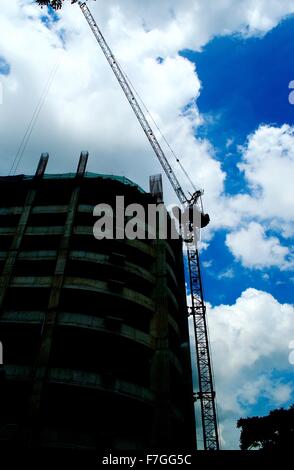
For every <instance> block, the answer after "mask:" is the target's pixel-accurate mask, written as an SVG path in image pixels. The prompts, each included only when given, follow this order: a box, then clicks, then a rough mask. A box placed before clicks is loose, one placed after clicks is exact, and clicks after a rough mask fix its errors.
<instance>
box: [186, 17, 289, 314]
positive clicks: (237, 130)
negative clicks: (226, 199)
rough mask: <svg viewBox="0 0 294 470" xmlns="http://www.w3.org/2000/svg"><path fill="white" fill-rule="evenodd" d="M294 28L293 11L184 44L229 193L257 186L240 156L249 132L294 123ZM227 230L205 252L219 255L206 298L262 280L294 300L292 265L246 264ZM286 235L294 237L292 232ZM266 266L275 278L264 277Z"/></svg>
mask: <svg viewBox="0 0 294 470" xmlns="http://www.w3.org/2000/svg"><path fill="white" fill-rule="evenodd" d="M293 28H294V17H293V16H291V17H289V18H287V19H285V20H283V21H282V22H281V23H280V24H279V25H278V26H277V27H276V28H274V29H273V30H271V31H270V32H268V33H267V34H266V35H265V36H264V37H261V38H256V37H254V38H248V39H244V38H243V37H241V36H240V35H238V34H235V35H231V36H225V37H217V38H214V39H213V40H212V41H210V42H209V43H208V44H207V45H206V46H205V47H204V48H203V50H202V51H201V52H193V51H189V50H186V51H183V52H182V54H183V56H184V57H187V58H188V59H189V60H191V61H193V62H194V63H195V65H196V68H197V73H198V75H199V78H200V80H201V83H202V89H201V94H200V97H199V98H198V99H197V105H198V107H199V110H200V112H201V114H203V115H204V116H207V120H206V121H205V123H204V125H203V126H201V127H200V128H198V129H197V136H198V137H205V138H208V139H209V140H210V141H211V142H212V143H213V145H214V148H215V150H216V158H217V159H219V161H220V162H221V165H222V168H223V169H224V170H225V171H226V173H227V175H228V178H227V181H226V186H225V190H226V193H227V194H235V193H240V192H248V191H250V190H249V188H248V185H247V183H246V181H245V180H244V177H243V174H242V173H241V171H240V170H239V169H238V168H237V163H239V162H240V159H241V155H240V152H239V150H238V146H240V145H243V144H244V143H245V141H246V138H247V136H248V135H249V134H251V133H252V132H254V131H255V130H256V129H257V128H258V126H259V125H260V124H268V125H275V126H281V125H283V124H284V123H288V124H290V125H293V124H294V106H293V105H290V103H289V100H288V96H289V91H290V90H289V88H288V86H289V82H290V80H291V79H293V77H294V42H293V40H292V36H293ZM228 144H229V145H228ZM281 191H283V186H282V185H281ZM289 197H291V195H289ZM225 233H226V232H225V231H219V232H218V233H217V234H216V235H215V236H214V238H213V240H212V242H211V243H210V246H209V248H208V249H207V250H205V251H204V252H203V254H202V257H201V258H202V262H204V266H205V263H207V262H209V263H210V262H211V263H212V264H211V267H209V269H205V268H204V269H203V277H204V284H205V293H206V299H207V300H208V301H209V302H211V303H212V304H213V305H217V304H219V303H229V304H231V303H233V302H234V301H235V300H236V299H237V298H238V297H239V295H240V293H241V292H242V291H243V290H244V289H246V288H247V287H256V288H257V289H262V290H266V291H270V292H271V293H272V294H273V295H274V296H275V298H277V299H278V300H279V301H280V302H292V301H293V282H291V281H289V272H281V271H280V270H279V268H278V267H275V268H271V269H263V270H252V269H246V268H244V267H242V265H241V264H240V263H239V262H238V261H236V260H235V259H234V257H233V255H232V254H231V253H230V251H229V249H228V248H227V247H226V246H225V243H224V239H225ZM283 242H284V243H286V244H287V243H288V244H289V245H291V244H292V243H293V239H291V240H290V241H289V240H288V241H287V240H283ZM265 273H266V274H268V275H269V276H270V279H264V278H263V276H264V274H265Z"/></svg>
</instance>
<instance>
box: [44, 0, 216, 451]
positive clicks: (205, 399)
mask: <svg viewBox="0 0 294 470" xmlns="http://www.w3.org/2000/svg"><path fill="white" fill-rule="evenodd" d="M63 1H64V0H51V1H50V0H49V1H46V0H37V3H38V4H39V5H40V6H41V7H42V6H51V7H52V8H53V9H54V10H59V9H61V8H62V2H63ZM71 3H72V4H74V3H77V4H78V5H79V7H80V9H81V12H82V13H83V15H84V17H85V19H86V21H87V23H88V25H89V27H90V28H91V30H92V32H93V34H94V36H95V38H96V40H97V42H98V44H99V46H100V47H101V49H102V51H103V53H104V55H105V57H106V59H107V61H108V63H109V65H110V67H111V69H112V71H113V73H114V75H115V76H116V78H117V80H118V82H119V84H120V86H121V88H122V90H123V92H124V94H125V96H126V98H127V100H128V102H129V104H130V105H131V107H132V109H133V111H134V113H135V115H136V117H137V119H138V121H139V123H140V125H141V127H142V129H143V131H144V133H145V134H146V137H147V139H148V140H149V142H150V144H151V146H152V148H153V150H154V152H155V154H156V156H157V158H158V160H159V162H160V164H161V166H162V168H163V170H164V172H165V174H166V176H167V178H168V179H169V181H170V183H171V185H172V187H173V189H174V191H175V193H176V195H177V197H178V199H179V201H180V203H181V204H182V205H183V206H184V207H186V208H188V210H190V211H191V209H192V210H193V208H197V210H198V212H199V209H200V213H201V223H200V225H201V228H203V227H205V226H206V225H207V224H208V223H209V216H208V215H207V214H204V213H203V209H202V203H201V196H202V194H203V191H202V190H196V191H195V192H194V193H193V194H189V195H186V194H185V192H184V190H183V188H182V187H181V185H180V183H179V181H178V178H177V176H176V174H175V173H174V171H173V169H172V167H171V165H170V163H169V161H168V159H167V158H166V156H165V154H164V151H163V150H162V148H161V145H160V144H159V142H158V140H157V138H156V136H155V134H154V133H153V131H152V128H151V126H150V124H149V122H148V120H147V119H146V117H145V115H144V113H143V111H142V109H141V106H140V104H139V102H138V100H137V99H136V97H135V95H134V93H133V91H132V89H131V86H130V83H129V80H128V79H127V77H126V75H125V74H124V73H123V71H122V69H121V67H120V65H119V64H118V62H117V60H116V58H115V56H114V55H113V53H112V51H111V49H110V47H109V46H108V44H107V42H106V40H105V38H104V36H103V34H102V32H101V31H100V29H99V27H98V25H97V23H96V21H95V19H94V17H93V15H92V13H91V11H90V9H89V8H88V5H87V4H86V2H85V1H81V0H71ZM194 233H195V230H194ZM185 243H186V246H187V257H188V268H189V288H190V295H191V307H189V308H188V312H189V315H191V316H192V319H193V328H194V335H195V349H196V351H195V352H196V363H197V369H198V388H199V391H198V392H197V393H196V394H195V399H198V400H199V401H200V406H201V420H202V431H203V443H204V450H219V437H218V425H217V414H216V400H215V390H214V380H213V372H212V363H211V357H210V347H209V338H208V330H207V321H206V306H205V302H204V296H203V287H202V279H201V269H200V260H199V251H198V247H197V237H195V236H194V237H192V238H190V239H187V240H185Z"/></svg>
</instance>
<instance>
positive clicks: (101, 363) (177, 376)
mask: <svg viewBox="0 0 294 470" xmlns="http://www.w3.org/2000/svg"><path fill="white" fill-rule="evenodd" d="M86 160H87V155H86V154H85V153H83V154H82V155H81V158H80V161H79V166H78V170H77V172H76V173H73V174H58V175H50V174H45V167H46V163H47V156H46V155H45V154H43V156H42V158H41V159H40V162H39V166H38V169H37V172H36V175H35V176H25V175H18V176H12V177H9V176H8V177H2V178H0V194H1V197H0V264H1V271H0V272H1V278H0V282H1V284H0V288H1V290H0V308H1V310H0V341H1V342H2V345H3V361H4V365H3V366H2V371H1V379H0V380H1V383H0V387H1V392H2V398H1V417H0V420H1V423H0V446H2V448H4V447H5V448H13V449H17V447H18V446H20V447H33V448H35V447H37V448H46V449H49V448H50V449H56V448H62V449H80V450H83V451H88V450H89V451H93V450H96V449H97V450H103V449H111V450H123V449H128V450H129V449H134V450H139V449H146V448H154V449H164V448H167V449H184V448H187V449H188V448H189V449H192V448H194V447H195V420H194V407H193V390H192V373H191V364H190V351H189V336H188V317H187V308H186V294H185V282H184V267H183V256H182V243H181V240H159V239H155V240H127V239H114V240H97V239H95V237H94V236H93V225H94V222H95V220H96V218H95V217H94V216H93V208H94V206H95V205H96V204H98V203H100V202H103V203H108V204H110V205H113V204H114V201H115V197H116V196H117V195H123V196H124V197H125V201H126V204H128V203H134V202H136V203H140V204H142V205H144V206H146V205H147V204H148V203H155V202H156V201H158V200H159V199H160V197H161V196H162V195H161V194H160V188H159V190H158V192H157V193H156V192H155V191H154V187H155V186H156V185H155V186H154V187H153V194H151V193H146V192H144V191H143V190H142V189H140V188H139V187H138V186H137V185H136V184H134V183H132V182H131V181H130V180H128V179H127V178H124V177H117V176H107V175H98V174H93V173H87V172H86V171H85V168H86Z"/></svg>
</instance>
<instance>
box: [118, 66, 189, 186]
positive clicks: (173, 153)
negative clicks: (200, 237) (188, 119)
mask: <svg viewBox="0 0 294 470" xmlns="http://www.w3.org/2000/svg"><path fill="white" fill-rule="evenodd" d="M124 75H125V77H126V79H127V80H128V82H129V85H130V86H131V88H132V89H133V91H134V93H135V94H136V95H137V97H138V99H139V101H140V102H141V104H142V106H143V108H144V109H145V111H146V113H147V114H148V116H149V117H150V119H151V121H152V122H153V124H154V126H155V127H156V129H157V130H158V132H159V134H160V136H161V137H162V139H163V140H164V142H165V143H166V145H167V147H168V148H169V150H170V152H171V154H172V155H173V156H174V157H175V160H176V162H177V163H178V165H179V166H180V168H181V170H182V171H183V173H184V175H185V176H186V178H187V180H188V181H189V183H190V184H191V186H192V188H193V189H194V191H196V187H195V185H194V183H193V181H192V180H191V178H190V176H189V174H188V172H187V171H186V169H185V168H184V166H183V165H182V163H181V161H180V159H179V157H178V156H177V155H176V153H175V152H174V150H173V148H172V147H171V145H170V143H169V142H168V140H167V138H166V137H165V135H164V134H163V133H162V131H161V130H160V127H159V126H158V124H157V122H156V121H155V119H154V118H153V116H152V114H151V113H150V111H149V109H148V108H147V106H146V104H145V103H144V101H143V99H142V98H141V96H140V95H139V93H138V91H137V90H136V88H135V87H134V85H133V84H132V82H131V80H130V79H129V77H128V76H127V74H126V73H125V72H124Z"/></svg>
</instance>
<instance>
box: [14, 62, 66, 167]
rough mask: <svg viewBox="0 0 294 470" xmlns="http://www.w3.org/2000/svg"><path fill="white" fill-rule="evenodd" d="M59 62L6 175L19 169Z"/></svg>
mask: <svg viewBox="0 0 294 470" xmlns="http://www.w3.org/2000/svg"><path fill="white" fill-rule="evenodd" d="M60 61H61V56H59V57H58V58H57V60H56V62H55V64H54V66H53V69H52V71H51V73H50V75H49V78H48V80H47V83H46V85H45V87H44V89H43V92H42V94H41V96H40V99H39V102H38V104H37V106H36V108H35V110H34V112H33V115H32V118H31V120H30V122H29V124H28V126H27V129H26V131H25V133H24V135H23V138H22V140H21V142H20V145H19V147H18V150H17V152H16V154H15V157H14V160H13V163H12V165H11V168H10V171H9V173H8V174H9V175H12V174H13V175H15V173H16V170H17V168H18V167H19V164H20V162H21V160H22V157H23V154H24V152H25V150H26V148H27V145H28V142H29V140H30V137H31V135H32V132H33V130H34V128H35V125H36V122H37V120H38V117H39V115H40V112H41V110H42V108H43V106H44V104H45V101H46V98H47V96H48V93H49V91H50V88H51V86H52V83H53V80H54V78H55V76H56V73H57V71H58V68H59V66H60Z"/></svg>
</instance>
